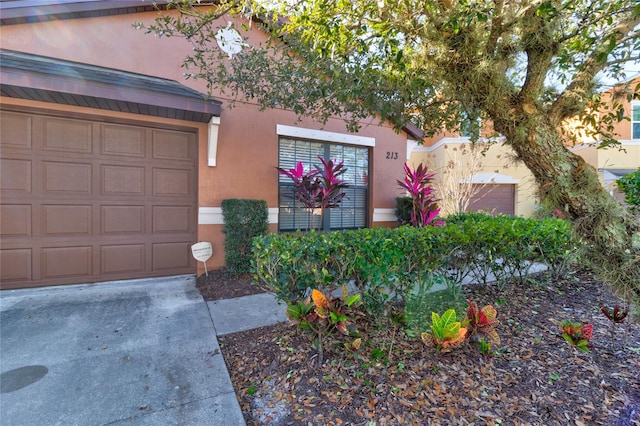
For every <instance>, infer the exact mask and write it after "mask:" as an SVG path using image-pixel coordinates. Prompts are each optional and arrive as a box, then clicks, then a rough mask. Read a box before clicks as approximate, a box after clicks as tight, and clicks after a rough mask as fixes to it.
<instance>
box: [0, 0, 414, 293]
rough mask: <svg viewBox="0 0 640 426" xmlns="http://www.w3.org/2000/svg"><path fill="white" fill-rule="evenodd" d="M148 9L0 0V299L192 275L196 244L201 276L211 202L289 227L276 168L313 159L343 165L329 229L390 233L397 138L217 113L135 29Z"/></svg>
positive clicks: (277, 116) (398, 170)
mask: <svg viewBox="0 0 640 426" xmlns="http://www.w3.org/2000/svg"><path fill="white" fill-rule="evenodd" d="M150 3H151V2H144V3H141V2H140V1H133V0H131V1H130V0H121V1H84V2H83V1H70V0H58V1H57V2H56V1H49V2H41V3H38V6H37V7H34V6H33V2H32V1H22V0H18V1H12V2H2V3H1V4H0V14H1V17H0V18H1V19H0V22H1V26H0V37H1V39H2V51H1V54H2V56H1V57H0V65H1V69H0V72H1V75H0V77H1V89H2V92H1V97H0V123H1V124H0V173H1V176H0V190H1V193H0V196H1V204H0V208H1V210H0V216H1V227H0V239H1V242H0V249H1V251H0V263H1V264H0V281H1V283H2V288H5V289H7V288H17V287H29V286H42V285H58V284H71V283H86V282H99V281H107V280H115V279H129V278H143V277H154V276H167V275H177V274H192V273H194V272H196V271H197V272H198V273H202V272H203V271H204V269H203V268H202V264H198V265H197V264H196V262H195V260H194V259H193V258H192V256H191V251H190V246H191V245H192V244H194V243H196V242H199V241H210V242H212V243H213V247H214V256H213V257H212V259H211V260H210V261H209V262H208V268H209V269H211V268H218V267H222V266H223V265H224V234H223V232H222V223H223V218H222V213H221V207H220V206H221V203H222V201H223V200H224V199H228V198H249V199H264V200H266V201H267V204H268V207H269V221H270V229H271V230H272V231H277V230H279V229H281V230H289V229H291V228H293V227H295V226H296V225H294V224H293V216H292V212H291V211H290V210H289V209H288V208H287V205H286V202H287V201H286V200H285V199H283V198H282V197H280V192H284V190H285V189H286V188H284V187H285V185H286V182H285V181H283V180H282V179H279V176H278V173H277V170H276V167H277V166H278V165H279V164H280V165H282V166H285V167H287V166H288V164H289V163H291V162H295V161H303V162H309V161H311V160H313V159H315V156H316V155H317V154H320V155H325V156H327V157H330V158H337V159H338V160H343V161H344V162H345V165H346V166H347V168H348V169H349V170H350V172H349V174H348V175H347V176H348V180H349V183H351V184H352V189H351V192H350V193H349V200H347V201H346V203H345V204H344V207H343V208H342V209H340V210H336V211H332V212H331V221H330V226H331V229H344V228H357V227H365V226H379V225H385V226H393V225H395V216H394V213H393V211H394V208H395V197H397V196H399V195H402V193H401V190H400V189H399V187H398V184H397V182H396V180H397V179H401V178H402V177H403V164H404V161H405V158H404V157H405V155H404V153H405V152H406V151H407V140H408V139H415V138H414V136H412V135H411V132H410V131H406V132H402V133H400V134H397V133H395V132H394V131H393V128H392V127H391V126H390V125H381V126H378V125H376V124H370V123H377V120H376V119H372V120H370V121H367V122H363V123H362V129H361V131H360V132H359V133H357V134H352V133H349V132H348V131H347V129H346V126H345V124H344V122H343V120H342V119H340V118H338V117H336V118H332V119H330V120H329V121H328V122H327V123H326V124H325V125H321V124H319V123H317V122H314V121H313V120H311V119H302V120H301V121H299V120H298V118H297V117H296V116H295V114H293V113H292V112H290V111H284V110H277V109H274V110H267V111H260V109H259V107H258V106H257V105H255V104H254V103H251V102H238V103H237V105H236V107H235V108H232V109H228V108H226V105H227V103H228V99H226V98H225V96H224V95H223V94H221V93H212V96H213V97H212V98H207V97H205V96H204V95H203V94H202V93H204V92H206V84H205V82H203V81H199V80H186V79H185V78H184V76H183V71H184V70H183V69H182V68H181V63H182V60H183V59H184V57H185V56H187V55H188V54H189V53H190V52H191V45H190V44H189V43H188V42H187V41H185V40H183V39H178V38H175V39H174V38H170V39H164V38H163V39H159V38H157V37H154V36H152V35H147V34H145V33H144V31H141V30H136V29H134V28H133V23H134V22H137V21H141V22H145V23H147V24H149V23H152V22H153V20H154V18H155V17H156V16H158V12H157V11H155V10H154V9H153V7H152V6H151V5H150ZM225 24H226V22H221V26H226V25H225ZM238 27H240V25H238ZM247 35H248V36H249V40H248V41H249V43H259V42H261V41H264V40H266V37H267V36H266V34H264V33H262V32H260V30H258V29H256V28H255V26H254V27H253V29H251V30H249V32H248V33H247ZM287 161H289V163H287ZM281 190H282V191H281Z"/></svg>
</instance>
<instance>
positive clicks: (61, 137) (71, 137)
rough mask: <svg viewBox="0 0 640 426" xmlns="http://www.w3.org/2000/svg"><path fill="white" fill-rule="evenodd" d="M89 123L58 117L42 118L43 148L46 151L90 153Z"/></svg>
mask: <svg viewBox="0 0 640 426" xmlns="http://www.w3.org/2000/svg"><path fill="white" fill-rule="evenodd" d="M91 126H92V125H91V123H88V122H84V121H76V120H65V119H60V118H45V119H44V138H43V148H44V149H45V150H47V151H61V152H76V153H84V154H90V153H91V152H92V151H93V143H92V137H91V133H92V127H91Z"/></svg>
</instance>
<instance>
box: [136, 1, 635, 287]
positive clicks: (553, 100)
mask: <svg viewBox="0 0 640 426" xmlns="http://www.w3.org/2000/svg"><path fill="white" fill-rule="evenodd" d="M198 4H200V2H190V1H180V2H177V3H174V4H170V5H169V8H171V7H175V8H177V9H178V10H179V12H180V13H178V14H167V15H165V16H163V17H161V18H159V19H157V20H156V22H155V24H154V25H152V26H150V27H149V28H148V29H149V31H154V32H156V33H158V34H160V33H161V34H163V35H169V36H176V35H180V36H185V37H187V38H188V39H189V40H191V41H192V42H193V45H194V54H193V55H191V56H190V57H188V58H186V59H185V66H186V67H187V68H188V72H189V73H192V74H191V75H192V76H193V77H195V78H201V79H205V80H206V81H207V82H208V84H209V86H210V88H211V89H219V90H222V91H225V92H227V93H230V94H231V95H232V97H240V98H250V99H253V100H254V101H256V102H257V103H258V104H259V105H260V106H261V107H262V108H275V107H279V108H286V109H290V110H292V111H294V112H295V113H296V114H299V115H305V116H313V117H315V118H317V119H318V120H320V121H326V120H327V119H328V118H329V117H331V116H341V117H343V118H344V119H345V121H346V122H347V124H348V125H349V127H350V129H351V130H357V128H358V126H359V125H360V123H361V120H363V119H364V118H365V117H370V116H371V115H374V116H377V117H380V119H381V120H388V121H390V122H391V123H393V125H394V126H395V128H396V129H401V128H403V127H404V126H407V125H409V124H411V125H416V126H417V127H419V128H420V129H421V130H422V131H423V132H424V134H425V135H426V136H429V135H432V134H434V133H437V132H440V131H442V130H443V129H445V128H447V129H453V130H455V129H457V128H458V126H459V125H460V123H461V122H463V121H466V122H467V123H471V124H472V125H477V123H478V122H479V120H477V119H478V118H479V119H482V120H485V121H486V122H490V123H492V124H493V128H494V130H495V132H496V134H499V135H501V136H503V137H504V140H505V143H506V144H508V145H510V146H511V147H512V148H513V150H514V151H515V154H516V157H517V158H518V159H519V160H520V161H522V162H524V163H525V165H526V166H527V167H528V168H529V169H530V170H531V171H532V173H533V174H534V176H535V178H536V181H537V184H538V186H539V188H540V196H541V198H542V199H544V200H547V202H549V203H550V204H551V205H552V206H554V207H556V208H558V209H560V210H561V211H563V212H564V214H566V216H567V217H568V218H570V219H571V220H572V221H573V222H574V224H575V225H576V230H577V233H578V235H579V236H580V237H581V238H582V239H583V241H584V243H585V246H586V247H588V250H587V252H588V253H589V256H590V258H591V260H592V261H593V264H594V265H595V266H596V268H598V267H601V270H602V272H603V274H602V275H606V277H607V279H608V280H609V281H610V282H612V283H613V284H614V285H615V286H617V288H618V289H619V290H621V291H622V292H623V293H626V292H628V290H632V293H636V294H637V295H640V284H639V283H640V278H639V275H640V272H639V271H640V266H639V263H638V260H637V258H636V257H634V254H633V250H634V248H633V247H632V238H631V236H632V234H633V233H634V232H637V229H638V224H637V222H636V221H634V219H633V218H632V217H631V215H629V214H628V213H627V212H626V211H625V210H624V209H622V208H621V206H620V205H619V204H618V203H617V202H615V201H614V200H613V199H612V198H611V197H610V196H609V194H608V193H607V192H606V191H605V190H604V189H603V188H602V186H601V185H600V183H599V182H598V177H597V173H596V171H595V169H593V168H592V167H590V166H588V165H587V164H586V163H585V162H584V160H583V159H582V158H580V157H578V156H576V155H574V154H573V153H571V152H570V151H569V150H568V149H567V147H566V143H567V138H568V137H569V138H570V137H571V135H570V134H567V133H566V132H565V131H563V130H562V124H563V123H564V122H565V121H566V120H567V119H570V118H574V117H582V118H583V119H584V120H585V122H586V123H588V124H590V126H589V128H590V129H591V132H592V133H593V134H594V135H595V136H596V137H597V138H599V139H600V140H601V141H602V144H601V146H606V145H612V144H615V143H616V140H615V139H616V135H614V134H613V133H612V129H613V127H612V126H613V124H614V123H616V122H618V121H621V120H625V119H628V117H626V116H625V110H624V109H623V104H624V102H628V101H630V100H631V99H634V98H640V87H637V86H636V87H625V86H624V85H622V86H621V89H619V90H617V91H616V93H615V96H612V97H610V98H607V103H606V104H604V101H603V97H602V95H601V91H602V90H601V89H602V84H603V83H602V81H603V80H602V79H603V78H605V77H606V78H607V79H609V80H613V81H620V82H621V81H624V80H625V79H626V76H625V75H624V65H625V63H627V62H630V61H637V60H638V59H639V56H638V52H640V4H639V3H638V2H637V1H634V0H394V1H389V0H348V1H347V0H269V1H264V2H253V1H249V0H246V1H242V0H238V1H233V0H227V1H225V0H221V1H217V2H215V6H214V7H210V8H200V7H197V6H198ZM226 14H231V15H235V16H238V17H240V18H242V17H244V18H246V19H244V21H243V22H245V23H246V25H261V26H264V28H265V29H266V31H268V34H269V35H270V38H269V40H268V42H267V43H266V44H265V45H262V46H249V45H246V46H245V47H244V48H243V49H242V51H241V52H240V53H238V54H236V55H233V56H232V57H231V58H229V57H227V55H226V53H224V52H222V51H220V50H219V45H218V43H217V42H216V41H215V36H216V33H217V31H219V26H220V25H221V22H220V20H218V18H220V17H221V16H223V15H226ZM243 25H245V24H243ZM594 110H598V111H601V112H604V113H603V114H599V115H594V114H592V112H593V111H594ZM474 123H475V124H474ZM467 130H468V129H467ZM614 270H615V273H611V271H614ZM629 270H631V272H628V271H629Z"/></svg>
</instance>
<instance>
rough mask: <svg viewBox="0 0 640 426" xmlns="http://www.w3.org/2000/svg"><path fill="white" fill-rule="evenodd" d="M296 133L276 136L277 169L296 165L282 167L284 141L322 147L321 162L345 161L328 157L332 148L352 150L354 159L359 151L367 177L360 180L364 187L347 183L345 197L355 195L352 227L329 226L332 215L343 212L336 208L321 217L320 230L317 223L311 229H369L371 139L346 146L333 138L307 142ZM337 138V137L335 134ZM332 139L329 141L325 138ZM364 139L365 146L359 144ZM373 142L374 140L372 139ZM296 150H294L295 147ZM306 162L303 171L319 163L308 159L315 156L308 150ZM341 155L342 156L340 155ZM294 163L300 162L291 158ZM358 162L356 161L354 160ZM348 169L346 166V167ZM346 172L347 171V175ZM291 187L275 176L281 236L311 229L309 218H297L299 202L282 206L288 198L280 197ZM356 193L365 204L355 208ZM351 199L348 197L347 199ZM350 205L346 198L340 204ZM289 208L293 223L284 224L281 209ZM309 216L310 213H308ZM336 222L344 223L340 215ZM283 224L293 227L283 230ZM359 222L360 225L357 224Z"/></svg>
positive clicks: (287, 181)
mask: <svg viewBox="0 0 640 426" xmlns="http://www.w3.org/2000/svg"><path fill="white" fill-rule="evenodd" d="M316 132H319V133H320V134H323V135H322V136H327V135H326V134H329V133H332V132H323V131H316ZM297 133H298V134H297V135H295V136H293V135H287V134H280V132H279V134H278V167H284V168H289V167H293V166H295V165H284V166H283V164H282V154H283V152H282V144H283V142H284V141H287V142H289V143H290V142H293V143H295V144H296V145H297V144H299V143H302V144H304V143H309V144H318V145H320V146H321V147H322V151H323V159H324V160H325V161H327V160H329V159H331V160H337V161H343V160H344V159H345V156H344V155H342V157H336V156H335V155H331V153H332V147H333V148H338V149H344V148H353V149H354V150H355V151H354V154H355V158H357V157H358V152H361V153H366V170H365V171H364V173H366V175H363V176H362V178H361V179H362V181H363V182H364V181H366V186H365V185H362V184H360V185H358V183H357V180H358V179H357V178H356V179H355V180H356V183H353V182H349V187H348V188H347V189H346V191H347V197H349V192H354V193H355V194H354V195H352V197H354V200H353V201H352V202H353V203H354V204H355V205H354V206H352V207H351V209H352V210H353V211H354V215H353V218H354V219H353V222H354V226H336V227H332V226H331V225H332V213H333V214H334V215H335V210H338V211H339V210H341V209H343V207H338V208H336V209H329V210H328V211H327V212H326V213H327V214H325V217H324V218H323V219H324V220H323V221H322V223H321V224H320V226H319V227H317V225H318V224H315V223H314V225H316V227H314V229H316V230H320V231H339V230H349V229H361V228H368V227H370V222H371V220H370V217H369V216H370V214H369V211H370V206H371V191H370V188H371V179H370V177H371V154H372V152H371V151H372V150H371V147H372V146H374V144H372V143H371V141H370V140H371V139H373V138H362V137H359V138H360V140H357V141H356V140H355V139H351V140H350V141H351V142H354V141H355V142H356V143H351V144H347V143H343V142H341V141H336V140H335V138H333V139H332V140H328V141H327V140H320V139H315V138H314V139H309V138H303V137H301V136H302V135H301V134H300V132H297ZM338 135H339V134H338ZM344 136H352V135H344ZM328 139H331V138H328ZM363 139H364V142H365V143H360V142H362V141H363ZM374 141H375V140H374ZM295 149H297V147H296V148H295ZM309 152H310V153H309V155H310V157H309V161H311V163H310V164H309V163H306V162H305V161H302V162H303V164H304V165H305V170H308V168H310V167H313V166H314V164H318V165H319V164H320V162H319V161H316V162H313V161H312V160H313V158H312V157H311V156H312V155H313V154H314V153H313V152H312V150H311V149H310V151H309ZM343 154H344V153H343ZM297 161H301V160H299V159H298V158H295V159H294V162H295V163H296V164H297ZM356 161H357V160H356ZM347 169H348V167H347ZM347 173H348V172H347ZM356 173H358V170H356ZM292 187H293V184H292V183H291V182H290V180H289V179H288V178H286V177H284V179H283V177H282V176H281V175H279V176H278V232H282V233H286V232H296V231H302V232H308V231H309V230H310V229H311V223H310V222H311V219H305V218H296V217H295V216H296V214H298V212H300V213H301V214H303V210H302V209H303V207H301V206H297V205H296V204H298V203H299V202H298V201H297V200H292V204H293V205H292V206H291V205H290V204H289V203H286V204H285V203H284V201H285V200H286V199H285V198H284V197H287V195H286V194H283V189H285V188H292ZM356 191H358V192H359V193H360V194H364V203H363V204H364V205H363V206H362V207H360V206H358V205H357V193H356ZM349 198H350V197H349ZM345 202H346V203H349V202H350V201H349V199H346V200H345V201H343V203H345ZM287 208H289V209H292V210H293V211H294V213H293V220H287V221H283V220H282V215H283V210H284V209H287ZM358 211H361V217H358ZM307 214H310V213H307ZM333 219H334V223H335V220H336V217H335V216H333ZM338 221H341V222H342V221H343V216H342V214H340V219H338ZM284 222H287V223H289V222H292V223H293V227H292V228H290V227H286V228H283V226H282V225H283V223H284ZM358 222H360V223H361V224H362V225H360V223H358ZM300 224H302V225H304V224H306V225H307V226H306V227H303V226H299V225H300Z"/></svg>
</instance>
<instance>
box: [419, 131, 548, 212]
mask: <svg viewBox="0 0 640 426" xmlns="http://www.w3.org/2000/svg"><path fill="white" fill-rule="evenodd" d="M429 142H431V145H430V146H417V147H415V148H414V149H413V151H412V152H411V156H410V163H411V164H412V165H414V166H416V165H418V164H419V163H421V162H422V163H423V164H426V165H428V167H429V170H430V171H431V172H435V173H436V176H435V179H436V180H438V179H440V178H441V177H442V175H443V172H444V170H445V168H446V167H447V164H448V163H449V162H451V161H453V162H454V163H456V165H457V164H460V166H461V167H462V168H463V169H464V170H469V169H470V154H469V153H467V154H462V150H463V146H464V145H465V144H467V143H468V140H467V139H466V138H446V139H441V140H439V141H438V142H435V143H434V142H433V141H428V143H429ZM479 164H480V167H478V170H477V174H483V175H481V176H482V177H491V176H493V177H494V178H495V181H496V182H497V183H500V182H501V181H505V182H517V183H516V185H517V186H516V195H515V214H516V215H519V216H527V217H528V216H531V215H533V213H534V210H535V203H536V198H535V197H536V195H535V182H534V178H533V175H532V174H531V172H530V171H529V170H528V169H527V168H526V166H525V165H524V164H521V163H516V162H514V161H513V152H512V151H511V149H510V148H509V147H506V146H503V145H501V144H499V143H495V144H492V145H491V146H490V147H489V149H488V150H487V151H486V152H485V154H484V155H483V156H480V158H479ZM486 174H490V175H491V176H488V175H486ZM467 176H468V173H464V177H467ZM447 213H448V212H446V211H445V212H443V214H447Z"/></svg>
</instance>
